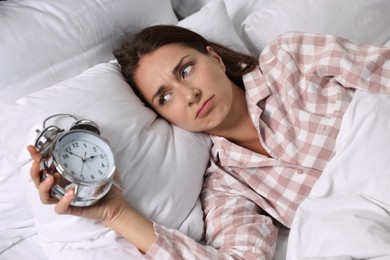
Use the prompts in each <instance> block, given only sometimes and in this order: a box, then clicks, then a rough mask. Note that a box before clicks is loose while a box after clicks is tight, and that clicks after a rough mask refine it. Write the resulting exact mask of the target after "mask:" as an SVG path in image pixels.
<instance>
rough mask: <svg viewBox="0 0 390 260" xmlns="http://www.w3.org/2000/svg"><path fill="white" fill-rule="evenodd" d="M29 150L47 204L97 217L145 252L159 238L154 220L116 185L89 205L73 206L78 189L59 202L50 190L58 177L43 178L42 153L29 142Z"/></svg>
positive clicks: (60, 211)
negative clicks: (135, 205)
mask: <svg viewBox="0 0 390 260" xmlns="http://www.w3.org/2000/svg"><path fill="white" fill-rule="evenodd" d="M27 150H28V151H29V153H30V156H31V158H32V160H33V164H32V166H31V178H32V180H33V182H34V184H35V186H36V187H37V189H38V190H39V196H40V199H41V201H42V202H43V203H44V204H56V206H55V211H56V212H57V213H58V214H71V215H75V216H80V217H85V218H91V219H96V220H99V221H101V222H103V224H105V225H106V226H107V227H109V228H111V229H112V230H114V231H115V232H117V233H119V234H120V235H122V236H123V237H124V238H126V239H127V240H128V241H129V242H130V243H132V244H133V245H134V246H136V247H137V248H138V250H140V251H141V252H147V251H148V249H149V248H150V247H151V245H152V244H153V242H154V241H155V240H156V239H157V236H156V234H155V232H154V227H153V223H152V222H150V221H149V220H148V219H146V218H145V217H144V216H142V214H139V213H138V212H136V211H134V210H133V209H132V208H131V207H130V206H129V204H127V202H126V201H125V199H124V198H123V196H122V192H121V189H119V188H117V187H116V185H113V187H112V188H111V190H110V191H109V192H108V194H107V195H106V196H105V197H104V198H103V199H101V200H100V201H99V202H97V203H96V204H95V205H92V206H89V207H73V206H71V205H70V203H71V202H72V200H73V199H74V196H75V194H74V191H73V190H68V191H66V193H65V195H64V196H63V197H62V198H61V199H60V200H59V201H58V200H56V199H54V198H52V197H51V196H50V190H51V188H52V187H53V185H54V183H55V180H54V176H52V175H48V176H47V177H46V178H45V179H44V181H41V179H42V178H41V171H40V159H41V157H42V154H40V153H39V152H38V151H37V150H36V148H35V146H32V145H29V146H28V147H27ZM114 180H115V181H116V182H120V178H119V174H118V172H117V173H116V174H115V176H114Z"/></svg>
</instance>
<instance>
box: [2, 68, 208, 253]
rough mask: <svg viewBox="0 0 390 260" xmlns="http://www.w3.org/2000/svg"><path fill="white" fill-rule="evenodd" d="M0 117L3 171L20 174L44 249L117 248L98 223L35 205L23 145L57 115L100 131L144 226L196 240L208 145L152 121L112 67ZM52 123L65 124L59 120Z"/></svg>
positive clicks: (7, 108) (9, 107) (6, 108)
mask: <svg viewBox="0 0 390 260" xmlns="http://www.w3.org/2000/svg"><path fill="white" fill-rule="evenodd" d="M0 111H2V113H1V115H0V125H2V126H5V125H7V127H2V128H1V129H0V146H2V150H3V151H4V156H5V158H6V159H7V160H8V162H9V163H10V165H12V167H13V168H14V169H21V177H22V179H23V180H24V183H25V189H26V191H27V195H28V196H27V197H28V202H29V206H30V208H31V210H32V213H33V215H34V218H35V223H36V226H37V230H38V233H39V235H40V236H41V238H42V240H43V241H44V242H45V243H47V244H49V246H47V247H46V249H48V250H49V249H50V248H52V247H53V246H55V245H58V243H65V244H63V245H62V246H64V245H66V247H67V248H68V249H69V248H70V249H75V248H78V247H80V243H82V242H83V241H84V243H89V244H88V245H85V244H84V246H83V248H94V246H97V247H100V246H102V243H103V242H102V240H103V241H106V240H104V239H105V238H107V236H109V237H111V238H112V239H111V240H109V241H111V242H110V243H111V244H109V245H108V244H107V243H108V242H107V241H106V242H104V243H103V245H105V246H103V247H102V250H104V248H105V247H106V246H110V248H111V247H119V246H118V244H117V242H116V241H117V239H118V238H116V237H115V236H114V235H112V234H111V233H110V231H109V230H108V229H107V228H106V227H104V226H103V225H101V224H98V223H95V222H94V221H91V220H88V219H82V218H78V217H74V216H62V215H57V214H56V213H55V212H54V210H53V205H43V204H42V203H41V202H40V201H39V196H38V193H37V190H36V188H35V187H34V185H33V184H32V181H31V178H30V176H29V169H30V160H29V155H28V153H27V151H26V146H27V145H28V144H33V143H34V140H35V138H36V132H35V130H36V129H42V123H43V121H44V119H45V118H46V117H48V116H50V115H53V114H57V113H70V114H73V115H75V116H76V117H78V118H87V119H91V120H93V121H95V122H96V123H97V124H98V125H99V126H100V129H101V132H102V136H104V137H106V138H107V139H108V140H109V142H110V144H111V147H112V149H113V151H114V154H115V156H116V159H117V167H118V169H119V171H120V173H121V178H122V182H123V184H124V186H125V191H124V196H125V198H126V199H127V201H128V202H129V203H130V204H131V205H132V206H133V207H134V208H135V209H137V210H138V211H140V212H141V213H142V214H144V215H145V216H146V217H148V218H150V219H151V220H154V221H156V222H158V223H160V224H163V225H165V226H167V227H171V228H176V229H179V230H181V231H182V232H184V233H187V234H188V235H190V236H192V237H193V238H194V239H200V237H201V235H202V232H203V219H202V216H203V214H202V209H201V205H200V203H199V202H198V197H199V193H200V190H201V187H202V183H203V173H204V171H205V169H206V167H207V164H208V160H209V149H210V139H209V137H208V136H207V135H204V134H194V133H190V132H186V131H184V130H182V129H179V128H177V127H175V126H172V125H170V124H168V123H167V122H166V121H165V120H163V119H161V118H158V117H157V115H156V114H155V113H154V112H153V111H151V110H150V109H148V108H146V107H145V106H144V105H143V103H142V102H141V101H140V100H139V99H138V98H137V97H136V96H135V95H134V93H133V92H132V90H131V88H130V87H129V86H128V84H127V83H126V82H125V81H124V79H123V78H122V75H121V73H120V69H119V65H117V63H116V62H114V61H112V62H109V63H103V64H99V65H96V66H95V67H93V68H91V69H89V70H87V71H85V72H83V73H82V74H80V75H79V76H77V77H74V78H71V79H69V80H66V81H64V82H61V83H58V84H56V85H54V86H52V87H49V88H46V89H43V90H40V91H38V92H35V93H32V94H29V95H27V96H25V97H23V98H21V99H18V100H17V101H15V102H14V103H12V104H0ZM53 120H54V119H53ZM55 122H56V121H51V123H53V124H54V123H55ZM57 123H61V124H63V125H64V124H68V123H67V122H66V120H65V121H64V120H63V121H61V120H59V119H58V120H57ZM69 125H70V123H69ZM188 147H190V149H188ZM189 215H190V216H189ZM118 243H119V242H118ZM122 243H123V242H122ZM129 246H130V245H127V247H129Z"/></svg>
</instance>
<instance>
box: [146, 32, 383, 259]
mask: <svg viewBox="0 0 390 260" xmlns="http://www.w3.org/2000/svg"><path fill="white" fill-rule="evenodd" d="M243 81H244V85H245V92H246V101H247V105H248V111H249V114H250V117H251V119H252V122H253V124H254V125H255V127H256V129H257V132H258V136H259V142H261V144H262V145H263V147H264V148H265V149H266V151H267V152H268V153H269V154H270V155H271V157H272V158H269V157H266V156H264V155H261V154H259V153H256V152H253V151H251V150H248V149H246V148H243V147H240V146H238V145H236V144H235V143H233V142H230V141H229V140H227V139H225V138H223V137H218V136H212V140H213V147H212V150H211V163H210V167H209V168H208V169H207V172H206V174H205V180H204V186H203V189H202V192H201V201H202V206H203V210H204V221H205V231H204V232H205V233H204V241H203V242H200V243H199V242H196V241H194V240H193V239H191V238H189V237H187V236H186V235H184V234H182V233H180V232H179V231H176V230H172V229H168V228H165V227H163V226H161V225H158V224H157V223H154V227H155V232H156V234H157V240H156V241H155V243H154V244H153V245H152V247H151V248H150V250H149V251H148V252H147V253H146V254H145V255H144V257H145V258H146V259H271V258H272V256H273V254H274V250H275V246H276V238H277V235H278V229H279V227H280V225H283V226H286V227H290V225H291V223H292V220H293V218H294V214H295V211H296V209H297V207H298V206H299V204H300V203H301V202H302V201H303V200H304V199H305V198H306V197H307V196H308V194H309V193H310V190H311V188H312V187H313V185H314V184H315V183H316V180H317V179H318V178H319V177H320V176H321V173H322V171H323V170H324V167H325V166H326V165H327V163H328V162H329V160H330V159H331V158H332V157H333V156H334V153H335V152H334V148H335V141H336V137H337V134H338V131H339V129H340V124H341V121H342V118H343V115H344V112H345V111H346V109H347V108H348V105H349V104H350V102H351V100H352V98H353V95H354V91H355V90H356V89H361V90H365V91H368V92H374V93H380V94H386V95H389V94H390V48H389V47H384V46H383V47H380V46H371V45H357V44H355V43H352V42H350V41H348V40H346V39H343V38H337V37H334V36H331V35H319V34H309V33H295V32H291V33H285V34H283V35H281V36H279V37H278V38H277V39H275V40H274V41H273V42H271V43H270V44H269V45H268V46H267V47H266V48H265V49H264V50H263V52H262V53H261V55H260V57H259V66H258V68H257V69H255V70H254V71H252V72H250V73H248V74H246V75H244V77H243ZM362 149H364V148H362Z"/></svg>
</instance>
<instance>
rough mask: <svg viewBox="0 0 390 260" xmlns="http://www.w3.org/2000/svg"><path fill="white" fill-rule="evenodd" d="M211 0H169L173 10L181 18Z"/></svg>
mask: <svg viewBox="0 0 390 260" xmlns="http://www.w3.org/2000/svg"><path fill="white" fill-rule="evenodd" d="M210 1H211V0H197V1H193V0H171V3H172V7H173V9H174V10H175V12H176V13H177V14H178V15H179V16H180V17H182V18H185V17H187V16H189V15H191V14H193V13H195V12H197V11H199V10H200V9H201V8H202V7H203V6H204V5H206V4H207V3H209V2H210Z"/></svg>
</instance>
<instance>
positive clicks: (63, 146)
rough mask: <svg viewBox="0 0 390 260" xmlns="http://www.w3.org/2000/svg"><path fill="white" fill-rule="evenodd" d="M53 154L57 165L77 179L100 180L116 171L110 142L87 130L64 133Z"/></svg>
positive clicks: (85, 180) (89, 181) (82, 180)
mask: <svg viewBox="0 0 390 260" xmlns="http://www.w3.org/2000/svg"><path fill="white" fill-rule="evenodd" d="M53 155H54V158H55V160H56V162H57V165H59V166H60V168H62V170H63V171H65V172H67V173H68V174H69V175H70V176H71V177H72V178H73V179H76V180H77V181H81V182H88V183H92V182H99V181H102V180H106V179H107V178H109V177H111V175H112V174H113V171H114V156H113V154H112V152H111V149H110V147H109V146H108V144H107V143H106V142H105V141H104V140H102V139H101V138H100V137H98V136H97V135H95V134H91V133H88V132H85V131H71V132H68V133H66V134H65V135H63V136H62V137H61V138H60V139H59V140H58V142H57V144H56V146H55V147H54V154H53Z"/></svg>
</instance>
